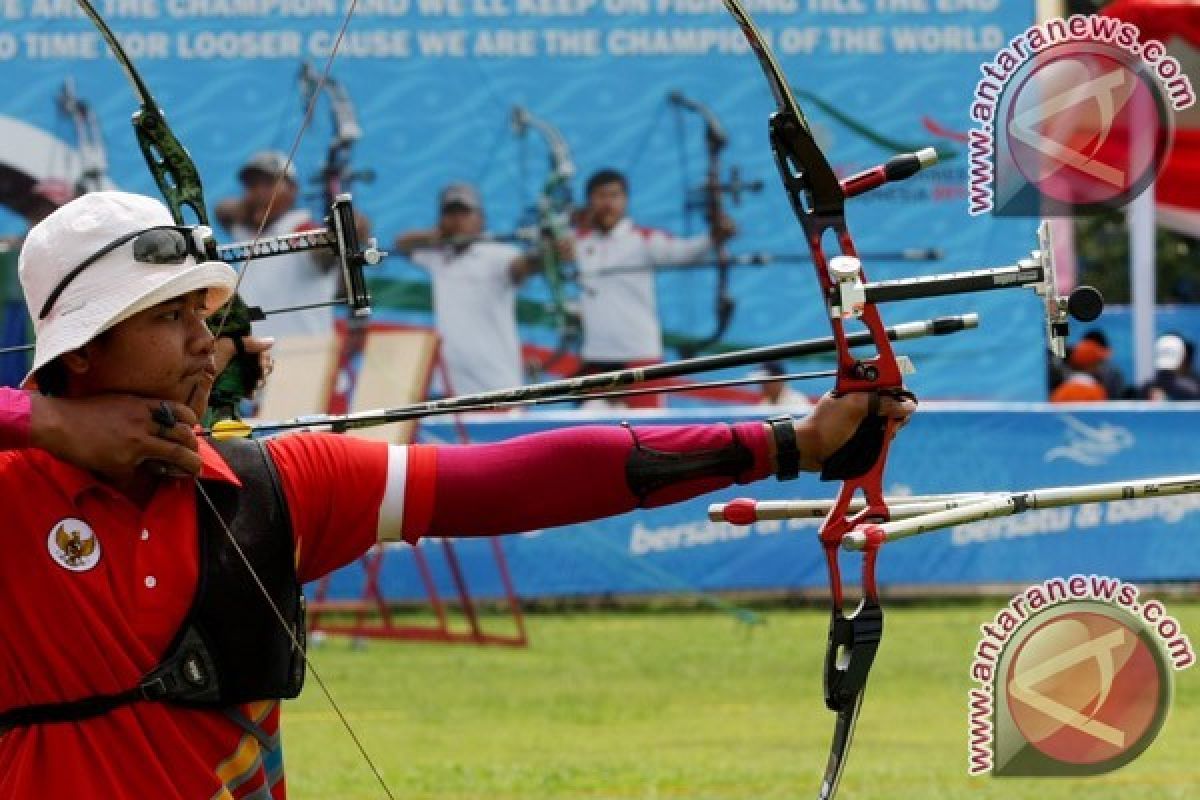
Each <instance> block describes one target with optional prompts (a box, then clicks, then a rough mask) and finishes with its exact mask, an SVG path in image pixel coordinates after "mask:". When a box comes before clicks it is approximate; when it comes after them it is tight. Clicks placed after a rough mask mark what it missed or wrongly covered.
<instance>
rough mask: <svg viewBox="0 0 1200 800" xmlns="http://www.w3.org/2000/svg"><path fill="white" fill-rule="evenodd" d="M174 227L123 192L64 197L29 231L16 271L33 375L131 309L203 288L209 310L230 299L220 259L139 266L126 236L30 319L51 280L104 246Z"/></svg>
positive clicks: (229, 279)
mask: <svg viewBox="0 0 1200 800" xmlns="http://www.w3.org/2000/svg"><path fill="white" fill-rule="evenodd" d="M174 224H175V222H174V220H173V219H172V218H171V213H170V212H169V211H168V210H167V208H166V206H164V205H163V204H162V203H161V202H159V201H158V200H155V199H153V198H150V197H143V196H142V195H137V194H128V193H126V192H93V193H91V194H85V195H84V196H82V197H80V198H79V199H77V200H72V201H71V202H70V203H67V204H66V205H65V206H63V207H62V208H60V209H58V210H57V211H55V212H54V213H53V214H51V215H50V216H48V217H46V218H45V219H44V220H42V221H41V222H39V223H38V224H37V225H35V226H33V228H32V229H30V231H29V234H28V235H27V236H26V237H25V243H24V244H23V245H22V247H21V255H20V258H19V260H18V264H17V271H18V273H19V274H20V277H21V288H22V289H24V291H25V305H26V306H27V307H28V309H29V314H30V316H31V317H33V326H34V335H35V338H36V347H35V349H34V355H33V369H31V370H30V372H29V374H28V375H26V376H25V380H24V381H23V383H22V386H25V387H29V386H30V384H31V383H32V379H33V375H34V373H35V372H37V371H38V370H39V369H41V368H42V367H44V366H45V365H46V364H48V363H50V362H51V361H53V360H54V359H55V358H57V357H58V356H60V355H62V354H63V353H69V352H70V351H72V350H75V349H76V348H79V347H82V346H83V345H85V344H87V343H88V342H90V341H91V340H92V339H94V338H96V336H98V335H100V334H101V333H103V332H104V331H106V330H108V329H109V328H111V327H113V326H114V325H116V324H117V323H119V322H121V321H123V320H126V319H128V318H129V317H131V316H133V315H134V314H136V313H138V312H139V311H144V310H145V309H147V308H150V307H151V306H154V305H157V304H159V303H162V302H165V301H167V300H170V299H171V298H173V297H179V296H180V295H184V294H187V293H189V292H194V291H196V290H198V289H207V290H208V293H209V296H208V298H207V305H208V307H209V308H212V309H216V308H218V307H219V306H220V305H222V304H223V303H224V302H225V301H226V300H228V299H229V297H230V296H231V295H232V294H233V290H234V286H235V285H236V284H237V273H235V272H234V271H233V269H232V268H231V267H230V266H229V265H228V264H225V263H223V262H220V261H202V262H199V263H197V262H196V260H195V259H194V258H193V257H192V256H188V257H187V258H185V259H184V261H183V262H182V263H180V264H147V263H142V262H138V261H136V260H134V258H133V241H132V239H131V240H130V241H129V242H127V243H125V244H122V245H121V246H119V247H117V248H115V249H114V250H113V251H112V252H111V253H107V254H105V255H104V256H102V257H100V258H98V259H96V261H95V262H93V263H92V264H90V265H89V266H88V267H87V268H85V269H84V270H83V271H82V272H80V273H79V274H78V275H77V276H75V278H74V279H73V280H72V281H71V282H70V283H68V284H67V286H66V287H65V288H64V289H63V291H62V294H60V295H59V296H58V298H57V299H56V300H55V301H54V305H52V306H51V307H50V309H49V312H48V313H47V314H46V317H45V319H38V318H37V314H38V313H39V312H40V310H41V308H42V306H44V305H45V303H46V299H47V298H48V297H49V296H50V294H51V293H52V292H53V291H54V289H55V287H57V286H58V284H59V282H60V281H62V279H63V278H64V277H65V276H66V275H67V274H68V273H70V272H71V271H72V270H73V269H75V268H76V267H78V266H79V265H80V264H82V263H83V262H84V261H87V260H88V258H90V257H92V256H93V255H94V254H95V253H96V252H98V251H100V250H101V249H103V248H104V247H106V246H108V245H110V244H112V242H114V241H116V240H117V239H120V238H121V237H123V236H127V235H129V234H131V233H134V232H136V231H142V230H145V229H147V228H153V227H157V226H170V225H174Z"/></svg>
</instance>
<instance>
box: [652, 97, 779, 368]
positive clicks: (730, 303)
mask: <svg viewBox="0 0 1200 800" xmlns="http://www.w3.org/2000/svg"><path fill="white" fill-rule="evenodd" d="M667 102H668V103H670V105H671V106H672V107H673V108H675V109H679V110H682V111H690V112H692V113H694V114H696V115H697V116H699V117H700V119H701V120H702V121H703V122H704V149H705V154H706V161H707V166H706V168H705V174H704V175H705V176H704V183H703V184H702V185H700V186H699V187H696V188H693V189H689V190H688V191H687V192H686V194H685V196H684V211H685V213H691V212H696V211H700V212H702V213H703V214H704V220H705V222H706V223H707V224H708V233H709V238H710V239H711V240H712V246H713V251H714V253H715V255H716V259H715V261H714V264H713V266H715V267H716V270H717V284H716V297H715V298H714V303H713V316H714V324H713V329H712V332H711V333H710V334H708V335H707V336H704V337H701V338H699V339H697V340H695V341H692V342H689V343H687V344H686V345H680V347H679V354H680V355H681V356H682V357H684V358H692V357H694V356H695V355H696V354H698V353H702V352H704V351H705V350H707V349H708V348H710V347H712V346H713V345H715V344H717V343H718V342H720V341H721V338H722V337H723V336H724V335H725V331H727V330H728V329H729V323H730V322H732V321H733V312H734V310H735V308H736V307H737V302H736V301H735V300H734V298H733V296H732V295H731V294H730V293H729V273H730V270H731V269H732V267H733V265H734V261H733V258H732V257H731V256H730V255H729V249H728V248H727V247H726V246H725V240H726V238H728V237H727V236H726V234H725V231H724V229H723V226H724V224H725V206H724V198H725V196H726V195H728V196H729V200H730V202H732V203H733V205H735V206H736V205H738V204H739V203H740V202H741V197H742V194H744V193H748V192H758V191H761V190H762V181H744V180H743V179H742V177H741V174H740V172H739V171H738V168H737V167H732V168H731V169H730V171H729V176H728V179H727V180H725V179H723V178H722V175H721V153H722V152H723V151H724V150H725V147H726V145H728V144H729V137H728V136H727V135H726V134H725V129H724V128H723V127H721V122H720V120H718V119H717V115H716V114H714V113H713V111H712V109H711V108H709V107H708V106H706V105H704V104H703V103H701V102H699V101H697V100H693V99H691V98H689V97H687V96H686V95H685V94H683V92H679V91H675V92H671V93H670V94H669V95H667ZM680 146H681V147H682V142H680Z"/></svg>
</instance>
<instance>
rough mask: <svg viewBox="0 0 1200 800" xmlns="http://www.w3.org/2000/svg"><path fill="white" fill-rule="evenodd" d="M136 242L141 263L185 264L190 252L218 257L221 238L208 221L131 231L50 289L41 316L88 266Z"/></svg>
mask: <svg viewBox="0 0 1200 800" xmlns="http://www.w3.org/2000/svg"><path fill="white" fill-rule="evenodd" d="M130 241H132V242H133V260H134V261H137V262H138V263H141V264H155V265H162V264H182V263H183V262H184V261H185V260H186V259H187V257H188V256H191V257H192V258H194V259H196V261H197V262H200V261H216V260H218V259H217V242H216V239H214V238H213V233H212V229H211V228H208V227H207V226H204V225H156V226H155V227H153V228H145V229H143V230H140V231H134V232H133V233H127V234H125V235H124V236H121V237H119V238H117V239H114V240H113V241H111V242H109V243H108V244H106V245H104V247H101V248H100V249H99V250H97V251H96V252H94V253H92V254H91V255H90V256H88V257H87V258H86V259H84V260H83V263H81V264H80V265H79V266H77V267H75V268H74V269H72V270H71V271H70V272H68V273H67V274H66V275H64V276H63V278H62V280H60V281H59V282H58V284H57V285H56V286H55V287H54V290H53V291H52V292H50V296H49V297H47V298H46V302H45V304H44V305H43V306H42V310H41V311H40V312H38V319H45V318H46V315H47V314H49V313H50V309H52V308H54V303H55V301H57V300H58V298H59V296H61V295H62V293H63V291H64V290H65V289H66V288H67V286H69V285H70V284H71V281H73V280H75V279H76V278H77V277H79V274H80V273H81V272H83V271H84V270H85V269H87V268H88V267H90V266H91V265H92V264H95V263H96V262H97V261H99V260H100V259H101V258H104V256H106V255H108V254H109V253H111V252H112V251H114V250H116V249H117V248H118V247H120V246H121V245H123V244H126V243H127V242H130Z"/></svg>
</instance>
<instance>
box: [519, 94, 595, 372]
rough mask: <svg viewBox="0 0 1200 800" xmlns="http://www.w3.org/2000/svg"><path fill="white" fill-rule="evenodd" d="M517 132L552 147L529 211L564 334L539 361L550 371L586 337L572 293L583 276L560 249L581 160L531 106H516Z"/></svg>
mask: <svg viewBox="0 0 1200 800" xmlns="http://www.w3.org/2000/svg"><path fill="white" fill-rule="evenodd" d="M512 130H513V133H514V134H515V135H516V136H517V138H518V139H520V140H521V141H522V144H523V143H524V140H525V137H526V135H527V134H528V133H529V131H536V132H537V133H538V135H539V136H541V137H542V140H543V141H544V142H545V145H546V158H547V170H546V177H545V178H544V179H543V181H542V188H541V192H540V193H539V194H538V198H537V201H536V202H535V204H534V206H533V208H531V209H528V210H527V214H528V217H529V223H530V224H531V226H532V227H533V232H532V236H531V237H528V238H532V239H533V240H534V241H535V242H536V255H537V258H538V260H539V262H540V264H541V272H542V275H543V276H544V277H545V279H546V283H547V285H548V286H549V287H550V314H551V320H552V324H553V325H554V328H555V330H556V331H557V333H558V343H557V344H556V346H555V348H554V352H553V353H551V354H550V355H549V356H548V357H547V358H546V359H545V360H544V361H542V363H541V364H539V365H538V371H539V372H546V371H548V370H550V369H551V368H552V367H553V366H554V365H555V364H557V363H558V362H559V361H561V360H562V359H563V357H565V356H567V355H568V354H570V353H574V352H577V351H578V350H579V344H580V340H581V338H582V335H583V331H582V328H581V326H580V325H581V324H580V319H579V310H578V308H576V307H575V304H574V302H573V301H572V300H571V298H570V297H569V296H568V293H567V289H568V287H569V285H570V284H573V283H576V282H577V280H578V275H577V274H576V270H575V265H574V264H571V263H568V262H567V261H565V260H564V259H563V257H562V254H561V252H560V249H559V246H560V244H561V243H562V242H563V241H565V240H566V239H568V238H569V237H570V236H571V215H572V213H573V211H574V201H573V200H572V197H571V181H572V180H573V179H574V177H575V163H574V162H573V161H572V160H571V150H570V148H569V147H568V146H567V140H566V139H565V138H564V137H563V135H562V133H561V132H560V131H559V130H558V128H556V127H554V125H552V124H551V123H549V122H547V121H546V120H544V119H541V118H540V117H537V116H534V115H533V114H532V113H531V112H530V111H529V109H527V108H525V107H523V106H515V107H514V108H513V110H512Z"/></svg>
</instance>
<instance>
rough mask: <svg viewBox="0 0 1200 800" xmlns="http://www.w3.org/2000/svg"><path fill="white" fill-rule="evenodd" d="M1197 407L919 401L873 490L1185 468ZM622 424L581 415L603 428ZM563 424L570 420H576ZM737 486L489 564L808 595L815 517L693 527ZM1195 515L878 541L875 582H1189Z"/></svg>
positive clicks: (1095, 516)
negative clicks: (1079, 576) (1080, 577)
mask: <svg viewBox="0 0 1200 800" xmlns="http://www.w3.org/2000/svg"><path fill="white" fill-rule="evenodd" d="M1198 410H1200V409H1197V408H1196V407H1195V406H1194V405H1191V404H1176V405H1171V406H1157V407H1140V408H1139V407H1135V406H1120V405H1116V404H1114V405H1111V406H1106V407H1104V408H1078V409H1077V410H1071V411H1063V410H1062V409H1060V408H1055V407H1046V406H983V407H976V406H970V407H967V406H955V405H940V404H929V403H925V404H922V407H921V411H920V413H918V414H917V415H916V416H914V417H913V419H912V422H911V423H910V424H909V426H908V427H907V428H906V429H905V431H904V433H903V435H902V436H901V437H900V438H899V439H898V440H897V443H896V446H895V448H894V449H893V452H892V460H893V461H892V473H891V474H892V477H891V479H890V480H889V482H888V485H887V486H886V490H887V492H888V494H889V495H900V494H927V493H939V492H957V491H972V490H983V491H995V490H999V489H1004V490H1009V489H1011V490H1014V491H1015V490H1020V489H1024V488H1032V487H1036V486H1063V485H1071V484H1074V483H1097V482H1106V481H1116V480H1120V479H1125V478H1129V477H1131V476H1148V475H1169V474H1173V473H1187V472H1189V471H1193V472H1194V471H1195V466H1196V465H1195V452H1196V448H1195V447H1190V446H1181V440H1180V436H1181V435H1185V434H1184V433H1181V432H1186V431H1190V430H1191V429H1192V427H1193V426H1192V423H1191V419H1192V418H1193V417H1194V416H1195V414H1196V413H1197V411H1198ZM625 416H628V415H624V416H622V417H616V416H611V417H601V416H597V417H594V419H593V421H594V422H595V423H596V424H608V425H612V424H616V423H618V422H619V421H620V420H621V419H623V418H625ZM761 417H762V412H761V411H759V410H756V409H745V410H739V411H738V413H737V414H735V415H734V416H733V418H732V419H733V420H741V419H760V418H761ZM727 419H729V417H728V415H725V414H724V413H723V415H722V416H721V417H719V418H718V417H714V416H712V415H711V414H702V413H694V414H686V415H682V414H670V415H647V416H639V417H638V418H637V419H636V420H635V421H636V423H637V424H656V423H662V424H674V423H681V422H689V423H691V422H705V421H714V422H716V421H725V420H727ZM570 420H571V422H572V423H574V424H578V423H579V421H580V420H579V417H578V416H572V417H571V418H570ZM563 422H564V417H563V415H560V414H554V413H549V414H544V415H530V416H528V417H524V418H519V419H503V418H498V419H474V420H472V421H471V422H469V423H468V428H469V431H470V436H471V441H495V440H498V439H504V438H508V437H511V436H519V435H522V434H526V433H531V432H534V431H538V430H543V429H546V428H549V427H553V426H555V425H560V424H562V423H563ZM422 431H423V437H424V438H425V439H426V440H428V441H446V442H454V441H457V433H456V431H455V429H454V425H453V423H452V422H450V421H440V420H439V421H434V420H428V421H426V422H424V423H423V424H422ZM1188 435H1190V434H1188ZM828 491H829V485H828V484H821V483H820V482H819V481H818V480H817V478H816V476H813V475H807V474H806V475H802V476H801V477H800V478H799V479H798V480H796V481H792V482H788V483H778V482H775V481H766V482H764V483H761V484H757V485H755V486H754V493H755V495H756V496H764V497H765V496H767V495H769V497H770V498H772V499H787V498H791V499H795V498H801V497H802V498H807V499H813V498H821V497H826V496H828ZM746 492H747V490H746V489H745V488H742V489H738V488H734V489H730V490H727V491H725V492H722V493H719V494H716V495H712V496H707V497H703V498H699V499H697V500H693V501H690V502H686V503H682V504H680V505H677V506H669V507H665V508H658V509H655V510H654V511H653V513H648V512H646V513H644V512H633V513H630V514H625V515H623V516H621V517H616V518H613V519H608V520H602V521H599V522H592V523H588V524H585V525H572V526H569V527H567V528H563V529H556V530H553V531H537V532H534V533H529V534H523V535H518V536H511V537H507V538H506V539H505V540H504V548H505V554H506V556H507V557H508V560H509V566H510V567H511V569H512V574H513V579H514V581H515V582H516V586H517V587H518V589H519V591H520V593H521V595H522V596H523V597H547V596H564V595H609V594H645V593H666V594H672V593H675V594H689V593H695V592H699V591H740V590H764V591H776V590H798V589H812V588H823V587H824V585H825V566H824V559H823V557H822V554H821V548H820V547H818V546H817V543H816V542H815V537H816V532H817V526H818V524H819V522H820V519H819V518H813V519H806V520H790V521H786V522H781V521H763V522H757V523H755V524H754V525H751V526H749V527H737V526H733V525H729V524H726V523H718V522H709V521H708V518H707V515H706V511H707V508H708V505H709V503H710V502H716V501H722V500H729V499H732V498H734V497H737V496H739V495H745V494H746ZM1198 521H1200V496H1198V495H1194V494H1193V495H1179V496H1175V497H1159V498H1154V499H1145V500H1122V501H1116V502H1109V503H1098V504H1094V505H1082V506H1077V507H1073V508H1054V509H1047V510H1041V511H1031V512H1028V513H1026V514H1023V515H1020V516H1013V517H1006V518H1001V519H993V520H985V521H983V522H976V523H972V524H969V525H961V526H958V527H955V528H951V529H950V530H948V531H945V532H943V533H935V534H931V535H928V536H923V537H917V538H913V539H909V540H905V541H903V542H895V543H891V544H887V545H885V546H884V549H885V551H886V555H887V558H886V559H884V558H881V559H880V561H879V579H880V582H881V583H882V584H883V585H885V586H897V585H904V586H915V587H919V586H922V585H927V586H938V587H944V586H962V587H971V586H978V585H980V584H1014V583H1029V582H1032V581H1039V580H1043V579H1045V578H1047V577H1050V576H1055V575H1071V574H1074V573H1076V572H1085V573H1093V572H1094V573H1097V574H1104V575H1112V576H1115V577H1120V578H1123V579H1125V580H1131V581H1140V582H1154V581H1180V580H1195V579H1196V578H1197V577H1200V548H1197V547H1196V546H1195V529H1196V525H1197V522H1198ZM455 547H456V549H457V552H458V554H459V557H460V558H461V560H462V562H463V567H464V570H465V571H466V573H467V574H468V576H469V580H470V583H471V591H472V593H477V594H479V595H481V596H494V597H499V596H501V594H502V588H501V586H500V585H499V582H498V578H497V576H495V573H494V567H493V566H492V565H491V564H492V562H491V550H490V546H489V545H488V543H487V542H486V541H484V540H474V539H462V540H459V541H458V542H456V544H455ZM405 561H406V559H402V558H397V559H394V560H393V562H389V566H388V570H390V571H385V575H384V579H383V580H384V592H385V594H387V595H388V596H389V597H390V596H398V597H413V598H417V597H419V596H421V588H420V583H419V576H417V575H415V574H412V575H409V574H408V573H407V572H406V570H408V569H409V567H407V566H405ZM851 563H852V562H850V561H846V566H847V567H849V566H850V564H851ZM846 574H847V576H848V577H849V578H850V579H851V580H853V579H854V578H855V576H857V574H858V573H857V572H856V571H852V570H849V569H847V571H846ZM355 586H361V580H360V578H359V576H358V575H357V574H356V573H355V571H354V570H353V569H351V570H350V571H349V572H344V573H339V581H338V583H337V584H336V585H335V587H334V592H335V593H336V592H337V591H339V590H341V591H342V592H343V593H344V594H345V595H349V594H352V593H353V592H354V587H355Z"/></svg>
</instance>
